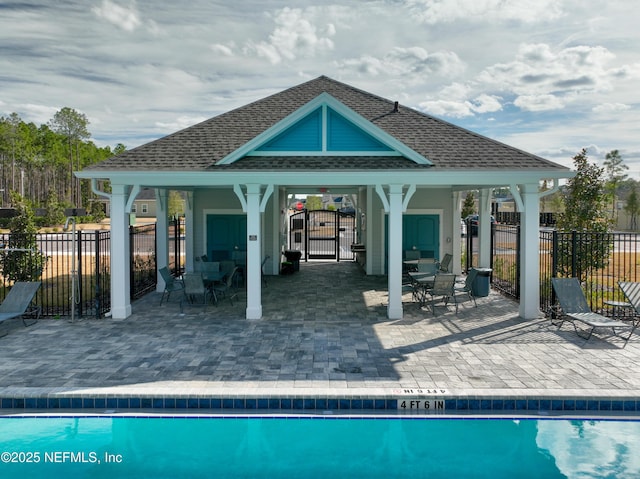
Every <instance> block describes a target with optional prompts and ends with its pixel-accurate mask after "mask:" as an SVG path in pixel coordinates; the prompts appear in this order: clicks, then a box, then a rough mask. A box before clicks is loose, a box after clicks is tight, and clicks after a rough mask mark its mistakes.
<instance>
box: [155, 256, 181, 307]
mask: <svg viewBox="0 0 640 479" xmlns="http://www.w3.org/2000/svg"><path fill="white" fill-rule="evenodd" d="M158 272H159V273H160V276H162V280H163V281H164V291H163V292H162V296H160V306H162V302H163V301H164V295H165V294H166V295H167V302H168V301H169V298H170V297H171V293H173V292H174V291H182V290H184V284H183V283H182V281H180V280H179V279H176V278H174V277H173V276H172V275H171V272H170V271H169V268H167V267H166V266H163V267H162V268H160V269H159V270H158Z"/></svg>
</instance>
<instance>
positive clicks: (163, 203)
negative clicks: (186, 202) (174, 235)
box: [156, 190, 169, 293]
mask: <svg viewBox="0 0 640 479" xmlns="http://www.w3.org/2000/svg"><path fill="white" fill-rule="evenodd" d="M167 198H168V195H167V190H156V267H157V268H158V270H159V269H160V268H164V267H165V266H168V264H169V231H168V229H169V219H168V217H167ZM164 286H165V285H164V280H163V279H162V276H161V275H158V282H157V285H156V291H158V292H159V293H162V292H163V291H164Z"/></svg>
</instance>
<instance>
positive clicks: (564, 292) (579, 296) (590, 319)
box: [551, 278, 637, 346]
mask: <svg viewBox="0 0 640 479" xmlns="http://www.w3.org/2000/svg"><path fill="white" fill-rule="evenodd" d="M551 285H552V286H553V290H554V291H555V293H556V297H557V298H558V302H559V303H560V308H561V309H562V313H563V315H562V316H560V318H559V322H554V321H553V319H552V320H551V322H552V324H554V325H557V326H558V328H560V327H561V326H562V324H563V323H564V321H566V320H568V321H570V322H571V324H573V328H574V329H575V331H576V334H577V335H578V336H580V337H581V338H583V339H585V340H589V338H591V335H592V334H593V331H594V330H595V329H596V328H611V330H612V331H613V334H614V335H615V336H620V337H621V338H622V339H624V340H625V341H624V344H625V346H626V345H627V341H629V338H631V335H632V334H633V331H634V330H635V328H636V325H637V322H636V321H628V322H627V321H619V320H617V319H612V318H608V317H606V316H603V315H601V314H598V313H594V312H593V311H591V308H590V307H589V304H588V303H587V298H586V297H585V295H584V292H583V291H582V287H581V286H580V282H579V281H578V278H551ZM576 322H580V323H583V324H584V325H585V326H587V327H588V328H589V329H588V333H587V334H586V336H585V335H584V334H580V330H579V329H578V326H577V325H576ZM616 329H617V330H621V329H622V330H630V331H629V335H628V336H626V337H624V336H621V335H620V334H618V333H617V331H616Z"/></svg>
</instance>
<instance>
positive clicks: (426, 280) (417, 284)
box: [407, 271, 436, 306]
mask: <svg viewBox="0 0 640 479" xmlns="http://www.w3.org/2000/svg"><path fill="white" fill-rule="evenodd" d="M407 274H408V275H409V277H410V278H411V282H412V283H413V287H414V289H415V291H416V295H415V297H417V298H418V301H419V303H420V306H422V305H424V302H425V298H426V293H427V290H428V289H429V288H433V282H434V281H435V278H436V276H435V275H434V274H433V273H420V272H418V271H409V272H408V273H407Z"/></svg>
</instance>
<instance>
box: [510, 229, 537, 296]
mask: <svg viewBox="0 0 640 479" xmlns="http://www.w3.org/2000/svg"><path fill="white" fill-rule="evenodd" d="M538 241H539V240H538ZM520 245H521V240H520V223H518V224H517V225H516V298H518V299H520V258H521V255H520V251H521V248H520Z"/></svg>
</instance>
